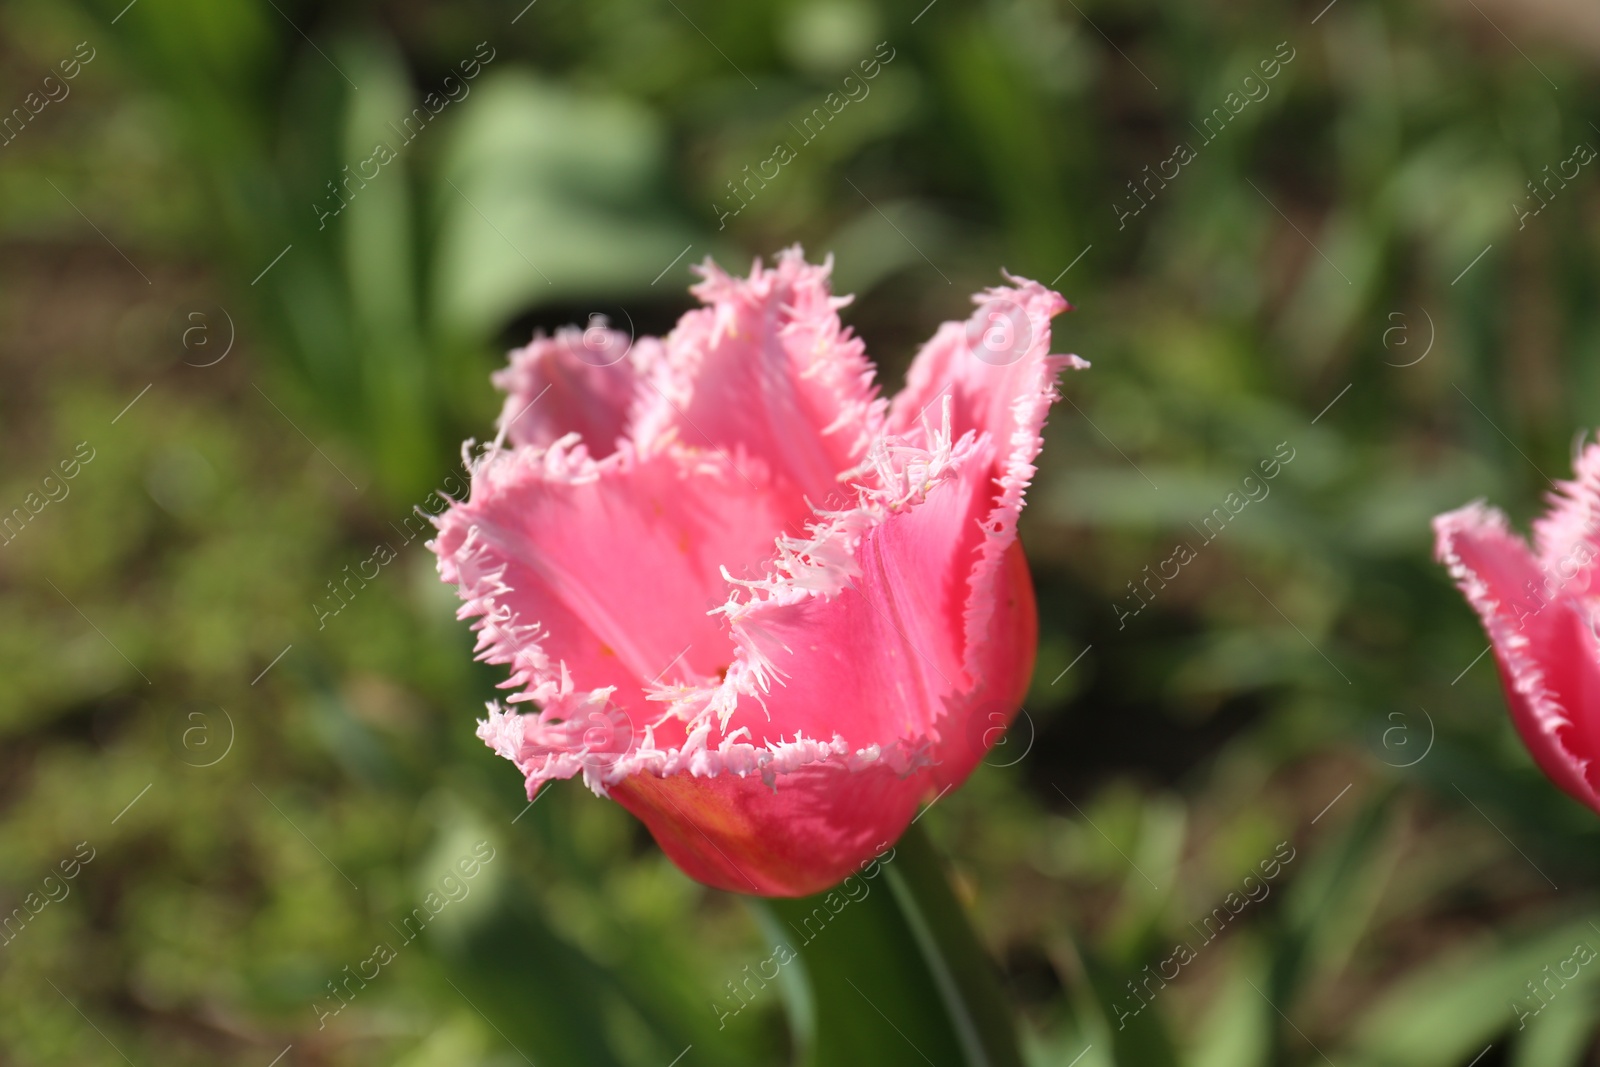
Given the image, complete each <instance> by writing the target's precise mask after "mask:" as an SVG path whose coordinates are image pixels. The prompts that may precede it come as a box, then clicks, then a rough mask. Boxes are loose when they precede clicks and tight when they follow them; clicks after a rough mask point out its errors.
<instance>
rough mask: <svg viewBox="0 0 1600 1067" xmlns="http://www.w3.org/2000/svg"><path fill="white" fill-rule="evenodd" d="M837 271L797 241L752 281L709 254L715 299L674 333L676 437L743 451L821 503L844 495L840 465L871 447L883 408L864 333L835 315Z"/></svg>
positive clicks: (704, 284) (703, 291) (703, 290)
mask: <svg viewBox="0 0 1600 1067" xmlns="http://www.w3.org/2000/svg"><path fill="white" fill-rule="evenodd" d="M832 269H833V266H832V261H831V260H830V261H829V262H827V263H824V264H823V265H822V266H813V265H811V264H809V263H807V262H806V261H805V259H804V256H803V255H802V253H801V252H800V250H799V249H798V248H791V249H789V250H788V251H786V252H784V253H782V254H781V255H780V256H779V257H778V261H777V263H776V265H774V266H773V267H772V268H771V269H770V270H768V269H764V268H763V267H762V265H761V263H760V261H759V260H758V261H757V262H756V264H755V266H754V267H753V268H752V270H751V274H750V277H749V278H748V279H744V278H732V277H729V276H728V275H727V274H724V273H723V272H722V271H721V270H720V269H718V268H717V267H716V266H715V265H714V264H712V263H711V262H709V261H707V263H706V264H705V265H704V266H703V267H701V268H700V270H701V273H702V274H703V275H704V276H705V277H704V280H703V281H701V282H700V283H699V284H698V285H696V286H695V287H694V290H693V291H694V294H695V295H696V296H698V297H699V298H700V299H701V300H703V301H705V302H706V304H707V305H709V306H707V307H705V308H701V309H698V310H695V311H691V312H689V313H688V314H686V315H684V316H683V319H682V320H681V321H680V322H679V323H678V326H677V328H676V329H674V330H673V331H672V333H671V334H670V335H669V336H668V337H667V339H666V346H667V353H668V355H667V358H668V360H669V361H670V363H671V364H672V366H673V369H674V371H675V372H676V373H677V374H678V375H679V381H680V383H682V384H681V385H680V387H679V392H678V394H677V395H674V396H672V397H671V400H672V403H673V407H674V409H675V411H676V413H677V414H678V416H679V417H678V419H677V420H676V424H677V427H678V432H679V436H680V438H681V439H682V440H683V441H685V442H687V443H690V444H694V445H703V446H709V447H714V448H719V449H723V450H727V451H730V452H732V451H734V450H736V449H737V450H743V452H744V453H746V454H748V455H751V456H753V457H756V458H758V459H760V460H762V461H764V462H765V463H766V464H767V466H768V467H769V468H770V469H771V470H772V471H773V472H774V474H775V475H776V476H777V477H778V479H779V480H780V481H781V482H782V483H783V484H784V485H786V486H787V487H788V488H789V490H790V491H792V492H793V493H794V494H795V495H796V496H797V497H800V496H803V497H808V498H809V499H810V500H811V501H812V502H814V503H816V504H818V505H822V504H824V503H826V502H828V501H830V500H835V499H838V498H840V497H841V495H842V494H843V486H842V485H841V475H844V474H845V473H846V472H848V471H850V470H851V469H852V468H854V467H855V466H856V464H858V463H859V462H860V461H861V459H862V457H863V456H864V455H865V454H866V450H867V447H868V445H869V443H870V442H871V440H872V438H873V437H874V436H875V435H876V434H877V432H878V430H879V428H880V426H881V425H882V421H883V407H884V404H883V401H881V400H879V399H877V388H876V386H875V385H874V384H873V369H872V364H871V363H869V362H868V361H867V358H866V355H865V351H864V349H863V346H862V344H861V341H860V339H859V338H857V337H855V336H853V335H852V334H851V332H850V330H849V329H847V328H845V327H844V326H843V325H842V324H841V323H840V321H839V315H838V309H839V308H840V307H843V306H844V305H845V304H847V303H849V299H848V298H839V297H835V296H833V294H832V293H831V291H830V290H829V288H828V274H829V272H830V271H832ZM691 383H692V384H691Z"/></svg>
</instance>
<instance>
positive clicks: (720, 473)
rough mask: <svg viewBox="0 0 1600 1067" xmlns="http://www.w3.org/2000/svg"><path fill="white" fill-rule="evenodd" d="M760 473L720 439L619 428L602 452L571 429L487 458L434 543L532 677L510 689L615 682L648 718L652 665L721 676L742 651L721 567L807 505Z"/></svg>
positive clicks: (700, 676)
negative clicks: (704, 442)
mask: <svg viewBox="0 0 1600 1067" xmlns="http://www.w3.org/2000/svg"><path fill="white" fill-rule="evenodd" d="M751 477H755V478H758V479H761V480H762V483H764V484H765V485H766V486H767V487H768V488H769V489H770V475H769V474H768V472H766V471H765V470H764V469H763V468H761V467H760V466H759V465H757V464H754V463H751V462H746V463H745V464H744V465H743V469H742V470H738V471H736V470H735V469H734V468H733V467H732V465H731V464H730V463H729V461H727V460H725V459H723V458H722V457H721V456H719V455H717V454H716V453H706V452H700V451H697V450H691V449H685V448H683V447H682V446H679V445H672V446H669V447H665V448H663V449H661V450H660V451H658V452H656V453H654V454H652V455H650V456H646V457H641V456H639V455H637V454H636V453H635V451H634V449H633V448H632V446H631V444H629V443H627V442H624V443H623V448H622V449H621V450H620V451H618V452H617V453H616V454H614V455H612V456H611V457H609V458H608V459H606V460H605V461H603V462H599V463H596V462H595V461H593V460H592V459H590V458H589V457H588V456H587V455H586V453H585V452H584V450H583V447H582V446H581V445H580V444H579V443H577V441H576V440H575V439H571V438H569V439H566V440H565V441H563V442H561V443H560V444H558V446H557V447H555V448H553V449H549V450H539V449H519V450H517V451H514V452H509V453H505V452H502V453H498V454H495V455H493V456H491V457H490V458H489V459H487V460H485V461H484V462H483V463H481V464H480V465H479V467H478V469H477V470H476V472H475V473H474V476H473V482H472V496H471V499H470V500H469V502H468V503H465V504H459V505H456V506H455V507H452V508H451V509H450V510H449V511H447V512H446V513H445V514H444V515H443V516H442V517H441V518H440V520H439V533H438V537H437V539H436V541H435V542H434V546H435V551H436V552H437V553H438V555H439V567H440V574H441V575H442V576H443V578H444V580H445V581H447V582H452V583H455V584H457V585H458V586H460V589H461V595H462V598H463V599H464V600H466V601H467V603H466V604H465V605H464V606H463V607H462V609H461V615H462V617H463V618H477V619H478V622H477V624H476V626H477V628H478V629H479V651H480V653H481V658H483V659H485V660H487V661H488V662H490V663H505V664H508V665H510V667H511V670H512V673H511V677H510V679H509V680H508V681H507V682H506V683H505V684H506V686H507V687H523V688H524V690H525V691H524V692H522V693H520V694H518V695H517V696H514V697H513V698H512V700H513V701H518V700H534V701H538V702H540V703H541V704H544V705H545V706H546V708H547V710H549V709H550V708H551V707H553V706H561V707H565V706H567V705H570V704H571V703H572V702H573V701H576V702H579V703H582V702H584V701H587V700H588V699H589V697H588V694H589V693H591V692H592V691H594V690H599V689H603V688H606V687H613V686H614V687H616V694H615V697H614V702H615V703H616V704H617V705H619V706H620V707H621V708H622V709H623V711H624V712H625V713H626V714H627V715H628V716H629V717H630V718H631V720H632V721H633V723H634V724H635V725H636V726H637V727H638V728H639V729H641V730H642V728H643V726H644V723H645V721H647V720H648V719H650V718H652V717H654V715H655V709H653V708H651V707H650V706H648V705H646V703H645V701H644V696H645V690H646V688H647V687H648V686H649V685H650V684H651V682H652V680H653V679H657V678H658V677H659V678H660V679H661V680H662V682H663V683H665V682H670V681H673V680H694V681H701V680H704V679H706V678H708V677H710V678H715V677H716V676H717V675H718V673H719V672H720V671H721V670H722V669H723V668H725V667H726V666H727V665H728V663H729V661H730V660H731V658H732V655H733V648H732V644H731V642H730V641H729V639H728V636H727V634H726V632H725V630H724V628H723V627H722V626H721V625H720V623H719V622H718V621H717V620H716V619H715V618H713V617H712V616H710V615H708V614H707V612H708V611H709V610H711V609H712V608H714V607H715V606H717V605H718V604H719V603H721V602H722V600H723V599H724V598H725V597H726V585H725V583H724V580H723V578H722V573H721V572H722V568H723V567H730V568H735V569H748V570H751V571H754V570H755V569H756V568H757V566H758V565H759V564H760V563H761V562H762V561H763V560H764V559H765V558H766V557H767V556H768V555H769V554H770V552H771V547H772V543H773V537H774V534H775V532H776V531H777V530H778V529H780V528H781V527H782V526H783V524H784V523H785V522H789V521H797V519H798V515H797V512H796V509H797V507H798V505H791V506H790V508H789V510H788V512H785V511H784V510H783V504H782V502H781V501H779V500H778V498H777V497H775V496H774V495H773V494H772V493H770V492H763V491H762V489H761V487H760V486H759V485H758V484H754V483H752V482H751V481H749V480H748V479H749V478H751ZM680 653H682V655H681V656H680ZM574 683H575V685H576V688H575V689H574V688H573V684H574ZM564 692H565V695H563V694H564Z"/></svg>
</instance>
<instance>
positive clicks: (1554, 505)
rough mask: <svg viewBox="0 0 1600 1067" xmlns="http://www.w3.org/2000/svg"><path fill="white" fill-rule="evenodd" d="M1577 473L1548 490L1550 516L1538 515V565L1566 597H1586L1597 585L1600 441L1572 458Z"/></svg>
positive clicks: (1535, 536) (1535, 528)
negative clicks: (1569, 479) (1551, 491)
mask: <svg viewBox="0 0 1600 1067" xmlns="http://www.w3.org/2000/svg"><path fill="white" fill-rule="evenodd" d="M1573 468H1574V474H1575V475H1576V477H1574V478H1573V479H1572V480H1571V481H1569V482H1557V483H1556V491H1555V492H1553V493H1551V494H1549V496H1548V497H1547V499H1548V500H1549V502H1550V512H1549V514H1547V515H1545V516H1543V517H1541V518H1538V519H1535V520H1534V523H1533V543H1534V545H1535V546H1536V547H1537V549H1538V557H1539V563H1540V565H1541V566H1542V567H1543V568H1544V571H1545V573H1546V574H1547V575H1549V576H1550V577H1551V578H1552V580H1554V581H1556V582H1558V583H1560V585H1559V588H1560V589H1561V592H1562V594H1563V595H1565V596H1583V595H1584V594H1585V593H1587V592H1588V591H1589V590H1590V589H1592V588H1595V587H1596V585H1597V584H1600V583H1597V582H1596V581H1595V579H1596V577H1597V575H1596V570H1597V566H1596V564H1595V560H1596V559H1597V558H1600V444H1592V445H1589V446H1588V447H1587V448H1580V449H1578V451H1577V455H1576V456H1575V457H1574V459H1573Z"/></svg>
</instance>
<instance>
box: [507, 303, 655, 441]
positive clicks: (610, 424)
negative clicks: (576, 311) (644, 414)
mask: <svg viewBox="0 0 1600 1067" xmlns="http://www.w3.org/2000/svg"><path fill="white" fill-rule="evenodd" d="M659 353H660V344H659V342H657V341H655V340H654V339H653V338H646V339H645V340H644V342H643V343H642V344H640V345H637V346H636V345H635V344H634V341H633V339H632V338H630V337H629V336H628V335H627V334H625V333H619V332H618V331H616V330H610V329H606V328H604V327H602V326H600V325H598V324H596V325H593V326H590V327H589V328H588V329H584V330H580V329H577V328H568V329H564V330H559V331H557V333H556V335H555V336H554V337H535V338H534V339H533V340H532V341H531V342H529V343H528V345H527V346H526V347H525V348H519V349H517V350H516V351H515V352H512V353H511V362H510V365H509V366H507V367H506V368H505V369H504V370H500V371H496V372H495V373H494V375H493V376H492V378H493V381H494V384H495V386H496V387H498V388H499V389H501V390H503V391H504V392H505V394H506V402H505V405H504V406H503V407H502V408H501V411H500V420H499V422H500V428H501V432H502V433H503V434H505V436H506V437H507V438H508V439H509V440H510V441H511V442H512V443H513V444H515V445H529V446H535V447H539V448H544V447H547V446H549V445H552V444H554V443H555V442H556V441H558V440H560V439H561V438H563V437H565V436H566V435H567V434H569V433H575V434H577V435H578V436H579V437H581V438H582V439H583V443H584V444H585V445H586V446H587V447H588V450H589V452H590V454H591V455H593V456H594V457H596V458H597V459H598V458H604V457H605V456H608V455H610V454H611V453H612V452H613V451H615V449H616V444H617V441H618V440H619V439H620V438H622V437H624V436H626V434H627V432H628V429H629V423H630V415H631V414H632V412H633V409H634V408H635V406H636V404H638V403H639V399H640V398H639V395H638V394H639V392H640V390H641V389H643V387H644V386H643V383H642V382H641V380H640V374H639V370H640V369H642V368H644V367H646V366H648V365H649V364H651V363H653V362H654V361H656V360H658V359H659Z"/></svg>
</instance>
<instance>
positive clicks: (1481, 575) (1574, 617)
mask: <svg viewBox="0 0 1600 1067" xmlns="http://www.w3.org/2000/svg"><path fill="white" fill-rule="evenodd" d="M1433 525H1434V532H1435V535H1436V537H1437V545H1436V553H1437V555H1438V558H1439V561H1440V562H1441V563H1444V564H1445V565H1446V566H1448V567H1449V569H1450V574H1451V577H1453V578H1454V579H1455V580H1456V584H1457V585H1459V586H1460V587H1461V591H1462V592H1463V593H1464V594H1466V597H1467V600H1468V601H1469V602H1470V603H1471V604H1472V606H1473V608H1474V609H1476V610H1477V612H1478V615H1479V617H1480V618H1482V620H1483V624H1484V629H1485V630H1487V631H1488V634H1489V641H1490V644H1491V645H1492V646H1493V648H1494V654H1495V660H1496V662H1497V663H1498V665H1499V668H1500V680H1501V682H1502V684H1503V686H1504V689H1505V694H1506V701H1507V703H1508V704H1509V705H1510V708H1511V719H1512V722H1513V723H1514V724H1515V725H1516V727H1517V732H1518V733H1520V734H1521V735H1522V739H1523V742H1524V743H1525V744H1526V745H1527V746H1528V750H1529V751H1530V752H1531V753H1532V754H1533V758H1534V760H1535V761H1536V762H1537V763H1538V764H1539V767H1540V769H1541V770H1543V771H1544V772H1545V774H1547V775H1548V776H1549V777H1550V779H1551V780H1552V781H1554V782H1555V783H1556V784H1557V785H1559V786H1560V787H1561V788H1562V789H1564V790H1566V791H1567V792H1568V793H1570V794H1572V796H1574V797H1576V798H1577V799H1578V800H1581V801H1582V802H1583V803H1585V804H1587V805H1589V806H1590V807H1591V808H1594V809H1596V810H1597V811H1600V792H1597V788H1596V787H1597V785H1600V782H1597V776H1596V773H1595V772H1596V770H1597V767H1596V764H1595V755H1596V754H1597V753H1600V642H1597V640H1596V638H1595V634H1594V629H1593V620H1592V618H1591V616H1590V613H1589V611H1588V610H1587V609H1586V608H1584V607H1582V606H1581V605H1580V604H1578V603H1577V602H1575V601H1571V600H1568V599H1565V598H1558V599H1554V600H1551V599H1549V597H1550V587H1549V585H1548V583H1547V579H1546V575H1545V573H1544V571H1543V570H1541V568H1540V567H1539V564H1538V563H1537V561H1536V560H1535V559H1534V557H1533V555H1532V553H1531V552H1530V551H1529V550H1528V546H1527V545H1526V544H1525V543H1523V541H1522V539H1521V538H1519V537H1515V536H1513V535H1512V534H1511V533H1510V532H1509V530H1508V529H1507V525H1506V518H1505V515H1503V514H1502V513H1501V512H1500V511H1498V510H1496V509H1493V508H1486V507H1484V506H1483V505H1482V504H1481V503H1475V504H1469V505H1467V506H1466V507H1464V508H1461V509H1459V510H1457V511H1452V512H1449V513H1448V514H1445V515H1440V516H1439V517H1438V518H1436V519H1434V520H1433ZM1546 531H1547V533H1546V536H1547V537H1548V536H1549V532H1548V531H1549V527H1548V526H1547V527H1546Z"/></svg>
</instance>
